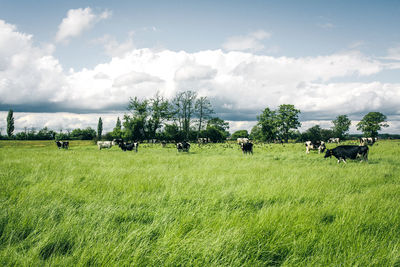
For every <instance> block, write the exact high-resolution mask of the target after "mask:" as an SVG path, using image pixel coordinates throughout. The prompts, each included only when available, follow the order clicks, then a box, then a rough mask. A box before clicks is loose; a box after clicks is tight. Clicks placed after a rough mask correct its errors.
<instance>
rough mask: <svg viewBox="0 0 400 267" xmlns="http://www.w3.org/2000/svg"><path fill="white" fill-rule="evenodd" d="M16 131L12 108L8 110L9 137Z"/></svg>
mask: <svg viewBox="0 0 400 267" xmlns="http://www.w3.org/2000/svg"><path fill="white" fill-rule="evenodd" d="M13 133H14V112H13V110H12V109H10V110H9V111H8V114H7V135H8V137H9V138H11V137H12V136H13Z"/></svg>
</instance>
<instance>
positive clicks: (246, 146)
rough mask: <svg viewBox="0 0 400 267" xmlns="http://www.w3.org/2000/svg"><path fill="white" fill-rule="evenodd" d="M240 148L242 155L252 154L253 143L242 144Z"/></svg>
mask: <svg viewBox="0 0 400 267" xmlns="http://www.w3.org/2000/svg"><path fill="white" fill-rule="evenodd" d="M241 147H242V152H243V154H247V153H250V154H253V143H251V142H247V143H242V144H241Z"/></svg>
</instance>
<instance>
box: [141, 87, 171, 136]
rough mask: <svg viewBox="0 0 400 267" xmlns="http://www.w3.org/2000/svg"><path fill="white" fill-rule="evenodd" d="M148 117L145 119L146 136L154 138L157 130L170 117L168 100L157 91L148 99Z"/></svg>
mask: <svg viewBox="0 0 400 267" xmlns="http://www.w3.org/2000/svg"><path fill="white" fill-rule="evenodd" d="M148 114H149V118H148V119H147V121H146V129H147V137H148V138H149V139H155V138H156V133H157V130H158V129H160V128H161V126H162V123H163V122H164V121H166V120H167V119H168V118H169V117H170V112H169V103H168V101H167V100H166V99H165V98H163V97H162V96H160V95H159V92H157V93H156V95H155V96H154V97H153V98H152V99H150V101H149V111H148Z"/></svg>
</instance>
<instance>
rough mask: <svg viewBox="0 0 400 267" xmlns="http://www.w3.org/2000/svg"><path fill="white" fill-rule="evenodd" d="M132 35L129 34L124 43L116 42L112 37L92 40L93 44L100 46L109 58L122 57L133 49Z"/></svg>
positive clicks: (107, 36) (131, 33) (106, 36)
mask: <svg viewBox="0 0 400 267" xmlns="http://www.w3.org/2000/svg"><path fill="white" fill-rule="evenodd" d="M133 35H134V33H133V32H130V33H129V34H128V38H127V39H126V40H125V41H124V42H118V41H117V40H116V39H115V38H114V37H112V36H110V35H105V36H103V37H102V38H99V39H97V40H94V43H100V44H102V45H103V46H104V51H105V53H106V54H107V55H108V56H110V57H123V56H124V55H125V54H126V53H129V52H131V51H132V50H134V49H135V44H134V42H133Z"/></svg>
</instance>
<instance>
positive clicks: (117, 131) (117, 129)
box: [108, 117, 122, 139]
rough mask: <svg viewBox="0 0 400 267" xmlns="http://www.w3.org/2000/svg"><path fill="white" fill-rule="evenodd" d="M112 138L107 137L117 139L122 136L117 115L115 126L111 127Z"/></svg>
mask: <svg viewBox="0 0 400 267" xmlns="http://www.w3.org/2000/svg"><path fill="white" fill-rule="evenodd" d="M110 135H111V137H112V138H108V139H113V138H116V139H119V138H121V137H122V126H121V121H120V119H119V117H117V123H116V124H115V127H114V129H113V131H112V132H111V133H110Z"/></svg>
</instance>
